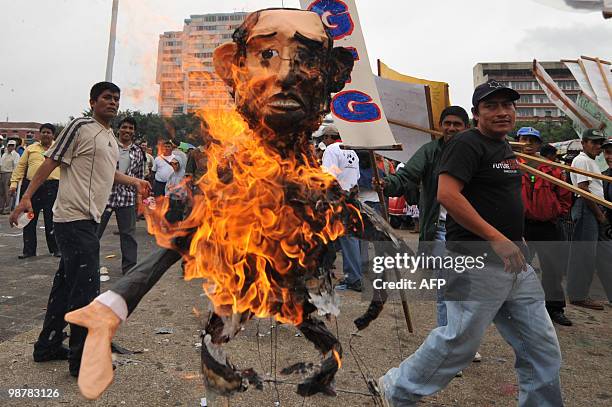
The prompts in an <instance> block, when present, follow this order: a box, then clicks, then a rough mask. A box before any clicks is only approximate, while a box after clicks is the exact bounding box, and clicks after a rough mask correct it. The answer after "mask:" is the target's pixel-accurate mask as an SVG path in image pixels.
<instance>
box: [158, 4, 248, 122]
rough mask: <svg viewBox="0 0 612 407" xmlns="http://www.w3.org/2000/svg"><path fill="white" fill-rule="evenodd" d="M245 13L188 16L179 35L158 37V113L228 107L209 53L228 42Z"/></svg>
mask: <svg viewBox="0 0 612 407" xmlns="http://www.w3.org/2000/svg"><path fill="white" fill-rule="evenodd" d="M247 14H248V13H222V14H203V15H192V16H190V18H188V19H186V20H185V25H184V27H183V31H169V32H165V33H163V34H162V35H160V36H159V45H158V55H157V83H158V84H159V109H158V110H159V113H160V114H161V115H163V116H170V115H176V114H183V113H190V112H194V111H196V110H198V109H201V108H204V107H221V106H226V105H228V104H229V103H230V98H229V95H228V92H227V89H226V87H225V84H224V83H223V82H222V81H221V80H220V79H219V78H218V77H217V76H216V75H215V74H214V73H213V71H214V69H213V64H212V53H213V51H214V49H215V48H216V47H218V46H219V45H220V44H223V43H225V42H227V41H231V40H232V33H233V32H234V30H235V29H236V28H237V27H238V26H239V25H240V24H241V23H242V22H243V21H244V19H245V17H246V16H247Z"/></svg>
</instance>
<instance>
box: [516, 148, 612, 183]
mask: <svg viewBox="0 0 612 407" xmlns="http://www.w3.org/2000/svg"><path fill="white" fill-rule="evenodd" d="M514 154H515V155H516V156H517V157H521V158H522V159H524V160H529V161H536V162H539V163H542V164H546V165H550V166H551V167H557V168H560V169H562V170H565V171H570V172H575V173H576V174H581V175H585V176H587V177H591V178H596V179H599V180H602V181H608V182H612V177H610V176H608V175H604V174H598V173H596V172H590V171H585V170H581V169H580V168H574V167H571V166H569V165H565V164H561V163H557V162H554V161H550V160H547V159H545V158H542V157H538V156H535V155H527V154H523V153H519V152H516V151H515V152H514Z"/></svg>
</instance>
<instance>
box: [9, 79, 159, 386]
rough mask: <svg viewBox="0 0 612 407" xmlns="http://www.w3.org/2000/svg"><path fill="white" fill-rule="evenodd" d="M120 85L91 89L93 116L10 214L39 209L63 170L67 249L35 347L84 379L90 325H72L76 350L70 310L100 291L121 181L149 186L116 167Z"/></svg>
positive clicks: (40, 358)
mask: <svg viewBox="0 0 612 407" xmlns="http://www.w3.org/2000/svg"><path fill="white" fill-rule="evenodd" d="M119 99H120V90H119V87H117V85H115V84H114V83H110V82H100V83H97V84H95V85H94V86H93V87H92V88H91V91H90V94H89V103H90V107H91V110H92V112H93V115H92V117H82V118H78V119H75V120H73V121H72V122H70V123H69V124H68V126H66V128H65V129H64V130H63V131H62V133H61V134H60V135H59V136H58V138H57V140H56V142H55V144H53V146H52V147H51V148H49V150H47V151H46V152H45V157H46V158H45V161H44V162H43V163H42V164H41V165H40V167H39V169H38V171H36V174H35V175H34V177H33V178H32V180H31V181H30V185H29V186H28V189H27V191H26V192H25V193H24V194H23V197H22V199H21V201H20V202H19V205H17V207H16V208H15V210H14V211H13V213H12V214H11V216H10V218H9V222H10V224H11V225H13V226H14V225H16V224H17V221H18V219H19V217H20V216H21V215H22V214H23V213H24V212H32V211H33V209H32V197H33V196H34V194H35V193H36V191H37V190H38V189H39V188H40V186H41V185H42V184H43V183H44V181H45V180H46V179H47V178H48V177H49V175H50V174H51V172H52V171H53V170H54V169H56V168H57V167H60V181H59V189H58V193H57V199H56V201H55V204H54V206H53V221H54V231H55V238H56V240H57V244H58V246H59V249H60V251H61V252H62V258H61V260H60V264H59V268H58V270H57V273H56V274H55V277H54V279H53V286H52V288H51V292H50V294H49V301H48V303H47V312H46V314H45V320H44V322H43V328H42V330H41V332H40V334H39V336H38V339H37V341H36V343H35V344H34V352H33V357H34V361H35V362H46V361H50V360H64V359H68V362H69V363H68V369H69V372H70V375H72V376H74V377H77V376H78V375H79V368H80V364H81V355H82V353H83V346H84V343H85V337H86V336H87V329H85V328H83V327H81V326H78V325H75V324H70V339H69V346H70V349H69V350H68V349H66V348H65V347H63V345H62V342H63V340H64V334H63V329H64V328H65V327H66V325H67V323H66V321H65V320H64V316H65V315H66V313H67V312H70V311H72V310H75V309H77V308H81V307H83V306H85V305H87V304H89V303H90V302H91V301H92V300H93V299H94V298H95V297H96V296H97V295H98V294H99V291H100V273H99V265H100V241H99V239H98V235H97V233H96V232H97V229H98V223H99V222H100V219H101V217H102V214H103V212H104V208H105V207H106V204H107V202H108V197H109V195H110V193H111V189H112V187H113V182H115V183H120V184H126V185H132V186H135V187H136V188H137V190H139V191H140V192H143V193H146V192H147V191H148V188H149V187H148V183H146V182H145V181H143V180H141V179H137V178H132V177H128V176H127V175H125V174H122V173H120V172H119V171H117V170H116V168H117V161H118V159H119V149H118V146H117V141H116V139H115V135H114V133H113V130H112V128H111V121H112V119H113V118H114V117H115V116H116V115H117V111H118V109H119Z"/></svg>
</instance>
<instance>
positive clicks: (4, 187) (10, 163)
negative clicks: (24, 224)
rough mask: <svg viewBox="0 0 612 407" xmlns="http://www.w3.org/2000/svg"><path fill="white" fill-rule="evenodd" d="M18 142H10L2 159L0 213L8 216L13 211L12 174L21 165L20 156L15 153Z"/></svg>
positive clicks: (0, 163) (0, 167)
mask: <svg viewBox="0 0 612 407" xmlns="http://www.w3.org/2000/svg"><path fill="white" fill-rule="evenodd" d="M16 145H17V142H16V141H15V140H9V142H8V143H7V144H6V151H5V152H4V154H2V157H1V158H0V213H1V214H2V215H6V214H7V213H8V212H9V211H10V210H11V199H10V198H9V186H10V183H11V174H13V171H14V170H15V168H17V164H19V158H20V156H19V154H18V153H17V151H15V146H16Z"/></svg>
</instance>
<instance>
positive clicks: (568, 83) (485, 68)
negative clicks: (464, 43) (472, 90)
mask: <svg viewBox="0 0 612 407" xmlns="http://www.w3.org/2000/svg"><path fill="white" fill-rule="evenodd" d="M540 64H542V66H543V67H544V69H545V70H546V72H547V73H548V74H549V75H550V76H551V77H552V78H553V80H554V81H555V82H556V83H557V84H558V85H559V87H560V88H561V89H562V90H563V92H564V93H565V94H566V95H568V96H569V98H570V99H572V100H574V101H575V100H576V98H577V97H578V94H580V87H579V86H578V82H576V80H575V79H574V77H573V75H572V73H571V72H570V70H569V69H567V68H566V67H565V65H564V64H563V63H562V62H540ZM532 66H533V64H532V62H494V63H478V64H476V66H474V87H476V86H478V85H480V84H481V83H484V82H486V81H488V80H489V79H495V80H496V81H498V82H500V83H503V84H504V85H506V86H509V87H511V88H512V89H514V90H516V91H517V92H518V93H519V94H520V95H521V98H520V99H519V100H518V101H517V103H516V116H517V117H516V119H517V120H520V121H561V120H564V116H565V115H564V114H563V112H561V111H560V110H559V109H558V108H557V107H556V106H555V105H554V104H553V103H552V102H551V101H550V100H549V99H548V97H547V96H546V94H545V93H544V91H543V90H542V88H541V87H540V84H539V83H538V81H537V80H536V78H535V77H534V76H533V72H532Z"/></svg>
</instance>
